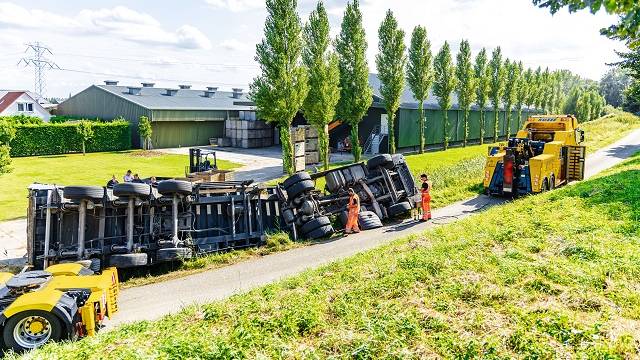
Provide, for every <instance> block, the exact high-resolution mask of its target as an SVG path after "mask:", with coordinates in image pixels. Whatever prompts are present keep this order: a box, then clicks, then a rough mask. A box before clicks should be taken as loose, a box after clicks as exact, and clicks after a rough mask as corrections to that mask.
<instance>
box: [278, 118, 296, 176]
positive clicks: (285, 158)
mask: <svg viewBox="0 0 640 360" xmlns="http://www.w3.org/2000/svg"><path fill="white" fill-rule="evenodd" d="M280 144H281V146H282V168H283V171H284V172H285V173H287V174H289V175H291V174H293V173H294V172H295V168H294V165H293V161H294V159H293V144H292V143H291V133H290V132H289V126H287V125H280Z"/></svg>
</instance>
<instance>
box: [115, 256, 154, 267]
mask: <svg viewBox="0 0 640 360" xmlns="http://www.w3.org/2000/svg"><path fill="white" fill-rule="evenodd" d="M147 260H148V257H147V254H146V253H133V254H113V255H111V256H109V265H110V266H115V267H117V268H119V269H124V268H132V267H138V266H146V265H147Z"/></svg>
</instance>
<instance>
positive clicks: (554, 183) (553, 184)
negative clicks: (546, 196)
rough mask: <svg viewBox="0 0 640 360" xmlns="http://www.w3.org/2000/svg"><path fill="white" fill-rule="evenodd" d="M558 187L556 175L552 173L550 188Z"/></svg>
mask: <svg viewBox="0 0 640 360" xmlns="http://www.w3.org/2000/svg"><path fill="white" fill-rule="evenodd" d="M555 188H556V176H555V175H553V174H551V181H550V182H549V190H553V189H555Z"/></svg>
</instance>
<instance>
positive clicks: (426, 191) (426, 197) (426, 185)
mask: <svg viewBox="0 0 640 360" xmlns="http://www.w3.org/2000/svg"><path fill="white" fill-rule="evenodd" d="M420 180H421V181H422V188H421V189H420V193H421V194H422V219H420V221H427V220H430V219H431V194H430V192H431V181H429V177H428V176H427V174H422V175H420Z"/></svg>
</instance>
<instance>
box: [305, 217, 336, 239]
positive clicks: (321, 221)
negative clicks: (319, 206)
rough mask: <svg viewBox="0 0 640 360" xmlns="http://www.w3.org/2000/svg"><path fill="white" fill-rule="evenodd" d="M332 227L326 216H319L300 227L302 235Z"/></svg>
mask: <svg viewBox="0 0 640 360" xmlns="http://www.w3.org/2000/svg"><path fill="white" fill-rule="evenodd" d="M327 225H331V221H329V218H328V217H326V216H319V217H317V218H315V219H312V220H309V221H307V222H306V223H304V224H302V226H301V227H300V233H301V234H302V235H305V234H308V233H310V232H312V231H313V230H315V229H318V228H321V227H323V226H327Z"/></svg>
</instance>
